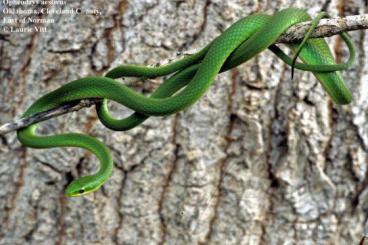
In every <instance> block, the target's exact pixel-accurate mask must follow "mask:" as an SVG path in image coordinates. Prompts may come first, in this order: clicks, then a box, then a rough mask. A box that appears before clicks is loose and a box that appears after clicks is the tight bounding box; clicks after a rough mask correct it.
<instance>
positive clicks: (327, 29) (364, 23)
mask: <svg viewBox="0 0 368 245" xmlns="http://www.w3.org/2000/svg"><path fill="white" fill-rule="evenodd" d="M309 26H310V21H308V22H303V23H299V24H297V25H295V26H292V27H291V28H290V29H289V30H287V31H286V33H284V34H283V35H281V36H280V38H279V39H278V40H277V41H276V43H291V42H295V41H300V40H302V39H303V37H304V34H305V33H306V32H307V30H308V29H309ZM361 29H368V14H364V15H353V16H347V17H345V18H332V19H323V20H321V21H320V23H319V24H318V26H317V27H316V29H315V30H314V32H313V34H312V37H329V36H333V35H336V34H339V33H341V32H344V31H354V30H361ZM99 101H101V99H85V100H81V101H79V102H78V101H77V102H75V103H70V104H66V105H63V106H60V107H57V108H55V109H52V110H49V111H46V112H40V113H37V114H35V115H32V116H30V117H27V118H21V119H15V120H14V121H12V122H9V123H6V124H3V125H1V126H0V135H3V134H6V133H8V132H11V131H15V130H17V129H20V128H23V127H26V126H29V125H31V124H33V123H36V122H41V121H45V120H47V119H50V118H52V117H56V116H59V115H63V114H66V113H69V112H72V111H78V110H80V109H82V108H84V107H90V106H92V105H94V104H96V103H97V102H99Z"/></svg>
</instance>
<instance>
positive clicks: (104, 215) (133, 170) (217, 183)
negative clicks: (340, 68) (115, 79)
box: [0, 0, 368, 244]
mask: <svg viewBox="0 0 368 245" xmlns="http://www.w3.org/2000/svg"><path fill="white" fill-rule="evenodd" d="M1 4H2V5H0V10H2V9H4V8H5V6H4V4H3V3H1ZM290 6H292V7H303V8H305V9H307V10H308V12H309V13H310V14H311V15H313V16H314V15H315V14H316V13H318V12H319V11H320V10H321V9H326V10H327V11H328V12H329V13H330V14H331V15H332V16H337V15H341V16H345V15H353V14H363V13H366V12H367V3H366V2H365V1H363V0H356V1H352V0H350V1H344V0H325V1H315V0H312V1H306V0H304V1H301V0H300V1H296V2H295V1H287V0H277V1H271V0H268V1H255V0H249V1H232V0H231V1H230V0H226V1H224V0H206V1H205V0H197V1H196V0H187V1H179V0H177V1H174V0H172V1H159V0H131V1H127V0H120V1H93V0H88V1H73V2H70V3H69V2H68V3H67V4H65V5H64V6H63V8H73V7H74V8H80V9H81V10H83V11H85V10H86V9H91V8H96V9H100V10H101V11H102V13H103V14H102V15H100V16H94V15H86V14H78V15H70V14H64V15H57V14H49V15H47V14H44V15H40V16H41V17H42V18H53V19H55V23H51V24H43V26H44V27H45V26H46V27H47V29H48V30H47V32H45V33H42V32H31V33H28V32H23V33H10V34H6V33H5V34H4V35H2V36H0V74H1V75H0V77H1V82H0V103H1V107H0V113H1V114H0V115H1V116H0V123H5V122H7V121H9V120H11V119H13V118H15V117H19V116H20V115H21V114H22V113H23V112H24V110H25V109H26V108H27V107H28V106H29V105H30V104H31V103H32V102H33V101H35V100H36V99H37V98H39V97H40V96H41V95H43V94H45V93H47V92H49V91H52V90H54V89H56V88H58V87H59V86H61V85H62V84H66V83H68V82H69V81H71V80H75V79H78V78H81V77H84V76H89V75H103V74H104V73H105V72H106V71H108V70H109V69H111V68H113V67H115V66H116V65H118V64H123V63H130V64H132V63H135V64H146V65H154V64H156V63H159V62H162V60H167V59H169V58H175V57H176V55H177V53H178V52H185V51H187V50H194V49H200V48H201V47H204V46H205V45H206V44H207V43H209V42H210V41H211V40H213V39H214V38H215V37H216V36H218V35H219V34H220V33H221V32H222V31H223V30H224V29H225V28H226V27H228V26H230V25H231V24H232V23H234V22H235V21H236V20H238V19H240V18H241V17H244V16H247V15H249V14H251V13H254V12H258V11H266V12H268V13H273V12H275V11H278V10H280V9H283V8H286V7H290ZM49 8H50V9H57V8H59V7H58V6H56V5H50V6H49ZM28 9H29V7H28ZM2 15H3V14H2ZM40 16H39V17H40ZM13 17H14V16H13ZM18 17H20V15H18ZM22 17H24V15H22ZM2 18H3V17H1V19H2ZM0 21H2V20H0ZM2 25H4V24H3V23H2ZM32 25H33V26H34V24H32ZM37 25H42V24H37ZM0 27H1V26H0ZM351 36H352V37H353V39H354V41H355V43H356V45H357V50H358V59H357V62H356V63H355V65H354V66H353V67H352V68H351V69H349V70H348V71H344V72H343V76H344V77H345V79H346V81H347V83H348V85H349V87H350V88H351V89H352V92H353V98H354V100H353V102H352V103H351V104H349V105H346V106H339V105H336V104H334V103H332V102H331V100H330V99H329V97H328V96H327V95H326V94H325V92H324V91H323V89H322V87H321V85H320V84H319V83H318V82H317V80H316V79H315V78H314V77H313V75H312V74H311V73H308V72H302V71H296V74H295V77H294V79H293V80H291V79H290V68H289V67H288V66H287V65H285V64H284V63H282V62H281V61H280V60H279V59H277V58H276V57H275V56H274V55H273V54H272V53H271V52H269V51H265V52H263V53H262V54H260V55H258V56H256V57H254V58H253V59H252V60H250V61H249V62H247V63H246V64H243V65H241V66H238V67H237V68H235V69H233V70H231V71H228V72H226V73H223V74H221V75H219V76H217V79H216V81H215V82H214V84H213V85H212V86H211V88H210V90H209V91H208V92H207V93H206V95H205V96H204V97H203V98H201V99H200V100H199V101H198V102H197V103H196V104H195V105H194V106H192V107H191V108H189V109H187V110H185V111H183V112H180V113H177V114H175V115H171V116H167V117H153V118H150V119H149V120H147V121H146V122H145V123H144V124H143V125H141V126H139V127H136V128H134V129H132V130H130V131H127V132H115V131H110V130H108V129H106V128H105V127H104V126H103V125H102V124H101V123H100V122H99V121H98V119H97V117H96V113H95V110H94V108H90V109H84V110H81V111H79V112H74V113H70V114H68V115H65V116H62V117H58V118H55V119H52V120H49V121H47V122H45V123H42V127H41V129H42V133H44V134H47V133H49V134H55V133H60V132H70V131H81V132H85V133H88V134H89V135H92V136H95V137H97V138H98V139H100V140H101V141H103V142H105V143H106V144H107V146H108V148H109V149H110V150H111V151H112V152H113V157H114V161H115V168H114V173H113V176H112V177H111V179H110V180H109V181H108V182H107V183H106V184H105V185H103V187H102V188H101V189H100V190H99V191H97V192H95V193H93V194H90V195H86V196H83V197H79V198H67V197H65V196H64V189H65V187H66V185H67V184H68V183H69V182H70V181H71V180H72V179H73V178H77V177H79V176H83V175H87V174H90V173H92V172H93V171H95V170H96V169H97V168H98V161H97V159H96V158H95V157H94V156H93V155H92V154H90V153H89V152H86V151H84V150H81V149H77V148H53V149H43V150H36V149H30V148H25V147H22V146H21V145H20V143H19V142H18V140H17V139H16V134H15V133H10V134H7V135H5V136H2V137H0V159H1V164H0V185H1V188H0V244H358V243H359V241H360V240H361V238H362V237H363V236H364V234H366V233H365V232H366V231H367V229H368V223H367V217H368V216H367V211H368V188H367V186H368V175H367V159H368V154H367V149H368V126H367V125H368V124H367V123H366V121H367V120H368V116H367V115H366V113H365V112H366V110H367V107H368V99H367V98H368V97H367V89H368V87H367V81H366V80H367V76H368V73H367V71H368V63H367V61H366V58H365V57H366V56H367V55H368V50H367V48H366V47H368V46H367V45H368V38H367V35H366V32H364V31H355V32H352V33H351ZM329 40H330V42H329V43H330V45H331V47H332V49H333V50H334V51H335V52H336V56H337V60H338V61H343V60H344V59H345V58H346V57H347V55H348V54H347V49H346V47H345V46H344V45H343V43H342V42H341V41H340V39H337V38H331V39H329ZM161 82H162V80H160V79H156V80H150V81H146V82H145V83H142V82H138V83H134V84H132V86H133V87H134V88H135V89H137V90H138V91H141V92H143V93H145V94H148V93H149V92H151V91H153V90H154V88H156V87H157V86H158V85H159V83H161ZM111 108H112V111H113V112H114V115H117V116H119V117H123V115H128V114H130V113H131V112H130V111H129V110H127V109H124V108H123V107H122V106H120V105H117V104H114V103H111Z"/></svg>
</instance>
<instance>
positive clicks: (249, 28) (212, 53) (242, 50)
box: [18, 8, 355, 196]
mask: <svg viewBox="0 0 368 245" xmlns="http://www.w3.org/2000/svg"><path fill="white" fill-rule="evenodd" d="M308 20H310V17H309V15H308V14H307V13H306V12H305V11H303V10H300V9H295V8H288V9H285V10H282V11H280V12H277V13H276V14H275V15H273V16H269V15H265V14H254V15H251V16H248V17H245V18H243V19H241V20H239V21H238V22H236V23H234V24H233V25H232V26H230V27H229V28H228V29H227V30H226V31H225V32H224V33H223V34H222V35H220V36H219V37H217V38H216V39H215V40H214V41H213V42H211V43H210V44H209V45H207V47H205V48H204V49H202V50H201V51H199V52H198V53H196V54H194V55H190V56H188V57H185V58H183V59H181V60H179V61H177V62H174V63H171V64H169V65H166V66H161V67H157V68H152V67H144V66H137V65H122V66H118V67H116V68H114V69H112V70H111V71H109V72H108V73H107V74H106V77H85V78H81V79H78V80H75V81H72V82H70V83H68V84H66V85H63V86H62V87H60V88H59V89H57V90H54V91H52V92H50V93H48V94H46V95H45V96H43V97H41V98H40V99H38V100H37V101H35V102H34V103H33V104H32V105H31V106H30V107H29V108H28V109H27V110H26V112H25V113H24V114H23V116H24V117H26V116H30V115H32V114H34V113H37V112H41V111H46V110H49V109H52V108H55V107H57V106H60V105H62V104H65V103H68V102H71V101H76V100H81V99H86V98H103V99H104V101H103V102H102V103H101V104H100V105H98V106H97V113H98V116H99V119H100V120H101V122H102V123H103V124H104V125H105V126H107V127H108V128H111V129H113V130H128V129H130V128H133V127H135V126H137V125H139V124H141V123H142V122H143V121H144V120H146V119H147V118H148V117H149V116H161V115H168V114H172V113H176V112H178V111H180V110H183V109H185V108H187V107H189V106H190V105H192V104H193V103H195V102H196V101H197V100H198V99H199V98H201V97H202V96H203V94H204V93H205V92H206V91H207V90H208V88H209V87H210V85H211V84H212V82H213V81H214V79H215V77H216V75H217V74H218V73H219V72H223V71H226V70H228V69H231V68H233V67H235V66H237V65H239V64H241V63H243V62H245V61H247V60H249V59H250V58H252V57H254V56H255V55H257V54H258V53H260V52H262V51H263V50H264V49H266V48H268V47H270V46H271V45H272V44H273V43H274V42H275V41H276V40H277V38H278V37H279V36H280V35H281V34H282V33H283V32H285V31H286V30H287V29H288V28H289V27H290V26H292V25H295V24H296V23H299V22H303V21H308ZM345 38H346V41H347V43H348V46H349V44H350V46H349V48H350V50H351V52H352V55H351V56H352V57H353V56H354V55H355V51H354V46H353V45H352V44H351V42H350V39H348V38H347V36H346V35H345ZM289 46H290V48H292V49H293V50H296V49H297V48H298V43H296V44H291V45H289ZM270 49H271V50H272V51H273V52H275V53H276V54H277V55H278V56H279V57H280V58H281V59H282V60H284V61H285V62H287V63H288V64H290V63H291V59H290V58H288V57H287V56H286V55H285V54H283V53H281V51H280V50H279V49H278V48H277V47H275V46H271V48H270ZM299 57H300V58H301V60H302V61H303V62H304V64H300V63H296V64H295V67H296V68H298V69H303V70H310V71H312V72H313V74H314V75H315V76H316V78H317V79H318V80H319V81H320V82H321V83H322V86H323V87H324V89H325V90H326V91H327V93H328V94H329V95H330V96H331V97H332V99H333V100H334V101H335V102H337V103H340V104H346V103H349V102H350V101H351V94H350V92H349V90H348V88H347V87H346V86H345V84H344V81H343V79H342V77H341V74H340V72H339V71H337V70H341V69H345V68H346V66H343V65H336V64H335V63H334V59H333V56H332V54H331V52H330V50H329V48H328V46H327V44H326V42H325V41H324V40H323V39H322V38H317V39H310V40H307V41H306V43H305V45H303V48H302V49H301V52H300V54H299ZM172 73H175V74H174V75H172V76H171V77H170V78H169V79H167V80H166V81H165V82H164V83H163V84H162V85H160V86H159V87H158V88H157V90H156V91H154V92H153V94H152V95H151V97H145V96H143V95H142V94H140V93H137V92H135V91H134V90H132V89H130V88H129V87H127V86H126V85H124V84H122V83H120V82H118V81H116V80H114V79H115V78H119V77H122V76H133V77H145V78H153V77H158V76H163V75H168V74H172ZM107 99H109V100H114V101H116V102H118V103H120V104H122V105H124V106H126V107H128V108H130V109H132V110H134V111H135V113H134V114H132V115H131V116H130V117H128V118H125V119H122V120H117V119H114V118H112V117H111V116H110V114H109V112H108V109H107ZM36 128H37V124H33V125H31V126H29V127H26V128H23V129H21V130H18V139H19V140H20V141H21V143H22V144H24V145H25V146H29V147H33V148H50V147H69V146H72V147H81V148H85V149H87V150H89V151H91V152H93V153H94V154H95V155H96V156H97V158H98V159H99V161H100V169H99V171H98V172H97V173H96V174H94V175H90V176H84V177H81V178H79V179H76V180H74V181H72V183H70V184H69V185H68V187H67V188H66V190H65V192H66V195H67V196H79V195H82V194H86V193H89V192H91V191H95V190H97V189H98V188H99V187H100V186H101V185H102V184H103V183H105V182H106V181H107V179H108V178H109V177H110V176H111V173H112V169H113V160H112V157H111V154H110V152H109V150H108V149H107V148H106V146H105V145H104V144H103V143H101V142H100V141H98V140H97V139H95V138H93V137H90V136H88V135H84V134H77V133H68V134H60V135H53V136H39V135H37V134H36Z"/></svg>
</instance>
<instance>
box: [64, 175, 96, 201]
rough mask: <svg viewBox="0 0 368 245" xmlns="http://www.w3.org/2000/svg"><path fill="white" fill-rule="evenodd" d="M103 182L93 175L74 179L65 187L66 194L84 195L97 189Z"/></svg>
mask: <svg viewBox="0 0 368 245" xmlns="http://www.w3.org/2000/svg"><path fill="white" fill-rule="evenodd" d="M101 184H102V183H100V182H99V181H96V177H95V176H93V175H92V176H84V177H81V178H79V179H76V180H73V181H72V182H71V183H70V184H69V185H68V186H67V188H66V189H65V195H66V196H68V197H77V196H82V195H85V194H88V193H90V192H93V191H95V190H97V189H98V188H99V187H100V186H101Z"/></svg>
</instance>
